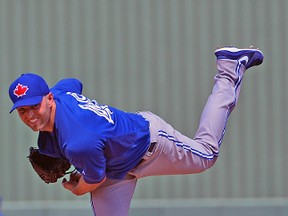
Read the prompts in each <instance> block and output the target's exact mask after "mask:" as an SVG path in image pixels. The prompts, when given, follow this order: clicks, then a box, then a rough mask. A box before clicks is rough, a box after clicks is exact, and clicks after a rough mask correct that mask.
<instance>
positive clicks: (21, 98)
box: [9, 73, 50, 113]
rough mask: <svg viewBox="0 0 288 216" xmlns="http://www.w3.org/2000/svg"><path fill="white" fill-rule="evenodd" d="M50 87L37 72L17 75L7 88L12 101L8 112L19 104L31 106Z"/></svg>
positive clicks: (46, 92) (39, 100) (40, 99)
mask: <svg viewBox="0 0 288 216" xmlns="http://www.w3.org/2000/svg"><path fill="white" fill-rule="evenodd" d="M49 92H50V89H49V87H48V85H47V83H46V82H45V80H44V79H43V78H42V77H40V76H39V75H37V74H33V73H25V74H22V75H21V76H20V77H18V78H17V79H16V80H15V81H14V82H12V84H11V85H10V88H9V95H10V99H11V100H12V102H13V106H12V109H11V111H10V113H11V112H12V111H13V110H14V109H16V108H18V107H21V106H33V105H36V104H39V103H40V102H41V101H42V98H43V96H45V95H47V94H49Z"/></svg>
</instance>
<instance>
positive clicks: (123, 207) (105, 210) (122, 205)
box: [91, 175, 137, 216]
mask: <svg viewBox="0 0 288 216" xmlns="http://www.w3.org/2000/svg"><path fill="white" fill-rule="evenodd" d="M136 183H137V180H136V178H135V177H133V176H130V175H127V176H126V177H125V179H123V180H113V179H107V180H106V181H105V182H104V183H103V184H102V185H101V186H100V187H99V188H97V189H96V190H95V191H93V192H91V206H92V210H93V212H94V215H95V216H96V215H97V216H107V215H109V216H128V213H129V207H130V203H131V199H132V197H133V194H134V191H135V187H136Z"/></svg>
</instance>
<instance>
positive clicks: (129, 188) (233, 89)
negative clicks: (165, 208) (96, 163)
mask: <svg viewBox="0 0 288 216" xmlns="http://www.w3.org/2000/svg"><path fill="white" fill-rule="evenodd" d="M216 63H217V68H218V73H217V74H216V75H215V84H214V87H213V90H212V93H211V95H210V96H209V98H208V100H207V103H206V105H205V107H204V110H203V112H202V115H201V118H200V123H199V128H198V130H197V132H196V134H195V136H194V138H189V137H187V136H185V135H183V134H181V133H180V132H179V131H177V130H175V129H174V128H173V127H172V126H171V125H169V124H168V123H166V122H165V121H164V120H163V119H161V118H160V117H158V116H156V115H155V114H153V113H151V112H139V114H141V115H142V116H143V117H144V118H145V119H147V120H148V121H149V122H150V133H151V143H156V144H155V147H154V149H153V150H152V151H151V152H147V153H146V155H145V156H144V157H143V161H142V162H141V163H140V164H139V165H138V166H137V167H135V168H134V169H133V170H131V171H130V172H129V173H128V174H127V175H126V177H125V179H122V180H113V179H108V180H106V181H105V182H104V183H103V184H102V185H101V186H100V187H99V188H97V189H96V190H95V191H93V192H91V205H92V208H93V211H94V214H95V215H96V216H127V215H128V211H129V206H130V202H131V199H132V196H133V193H134V190H135V187H136V183H137V180H138V179H140V178H143V177H146V176H154V175H179V174H193V173H199V172H203V171H205V170H206V169H209V168H210V167H212V166H213V164H214V163H215V162H216V159H217V156H218V154H219V148H220V145H221V142H222V139H223V136H224V134H225V130H226V125H227V121H228V117H229V115H230V113H231V112H232V110H233V108H234V107H235V105H236V103H237V100H238V97H239V93H240V87H241V81H242V76H243V74H244V71H245V67H244V66H243V65H240V64H239V63H238V62H237V61H233V60H217V61H216Z"/></svg>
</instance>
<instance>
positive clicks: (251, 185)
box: [0, 0, 288, 201]
mask: <svg viewBox="0 0 288 216" xmlns="http://www.w3.org/2000/svg"><path fill="white" fill-rule="evenodd" d="M287 10H288V2H287V1H285V0H274V1H268V0H253V1H251V0H242V1H236V0H201V1H200V0H82V1H80V0H48V1H47V0H0V71H1V72H0V80H1V85H0V88H1V92H3V93H2V94H1V95H0V99H1V101H2V103H1V105H0V106H1V109H0V121H1V125H0V137H1V141H0V170H1V176H0V195H1V196H3V198H4V200H9V201H14V200H15V201H16V200H57V199H78V198H76V197H74V196H72V195H70V194H69V193H68V192H66V191H64V190H62V188H61V185H59V184H58V185H45V184H44V183H42V182H41V181H40V180H39V179H38V177H37V176H36V174H35V173H34V172H33V171H32V169H31V167H30V165H29V164H28V161H27V159H26V155H27V154H28V148H29V146H31V145H35V143H36V138H37V135H36V134H34V133H33V132H32V131H30V130H29V129H28V128H26V127H25V126H24V125H23V124H22V123H21V122H20V120H19V119H18V117H17V114H16V113H12V114H11V115H9V109H10V106H11V102H10V101H9V97H8V95H7V89H8V87H9V84H10V82H11V81H12V80H13V79H15V78H16V77H17V76H18V75H19V74H21V73H23V72H27V71H31V72H35V73H39V74H40V75H42V76H44V77H45V78H46V79H47V82H48V83H49V85H50V86H52V85H53V84H55V83H56V82H57V81H58V80H59V79H61V78H64V77H72V76H73V77H77V78H79V79H81V80H82V82H83V84H84V93H85V94H86V95H87V96H89V97H91V98H95V99H96V100H98V101H99V102H101V103H107V104H109V105H112V106H116V107H118V108H121V109H124V110H127V111H137V110H151V111H153V112H155V113H157V114H159V115H160V116H162V117H163V118H164V119H166V120H167V121H168V122H171V124H172V125H173V126H175V127H176V128H178V129H179V130H180V131H182V132H183V133H184V134H187V135H190V136H193V134H194V132H195V131H196V128H197V125H198V120H199V116H200V114H201V111H202V108H203V106H204V104H205V102H206V99H207V97H208V95H209V93H210V91H211V88H212V84H213V76H214V73H215V71H216V68H215V63H214V55H213V50H214V49H215V48H216V47H217V46H222V45H236V46H240V47H246V46H249V45H250V44H254V45H255V46H257V47H260V48H261V49H262V50H263V52H264V55H265V61H264V63H263V65H262V66H260V67H258V68H257V69H251V71H249V73H247V75H246V77H245V78H244V83H243V90H242V95H241V97H240V100H239V106H238V107H237V108H236V109H235V111H234V113H233V114H232V116H231V118H230V121H229V125H228V131H227V134H226V137H225V139H224V142H223V145H222V149H221V155H220V157H219V160H218V162H217V163H216V165H215V167H213V168H212V169H210V170H209V171H207V172H205V173H203V174H198V175H190V176H173V177H167V176H165V177H164V176H161V177H152V178H147V179H143V180H140V181H139V187H138V188H137V190H136V194H135V198H143V199H146V198H147V199H148V198H168V199H169V198H207V197H209V198H214V197H215V198H219V197H221V198H233V197H235V198H238V197H239V198H245V197H272V198H273V197H287V196H288V188H287V187H285V183H286V182H287V180H288V174H287V172H286V171H287V163H285V162H286V161H287V152H288V149H287V114H286V109H287V101H288V100H287V90H288V89H287V88H288V86H287V57H288V56H287V53H288V50H287V36H288V34H287V31H288V30H287V29H288V28H287V27H288V26H287V25H288V22H287V21H288V18H287V16H288V15H287V12H288V11H287ZM79 199H88V197H87V196H84V197H81V198H79Z"/></svg>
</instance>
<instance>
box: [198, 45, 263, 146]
mask: <svg viewBox="0 0 288 216" xmlns="http://www.w3.org/2000/svg"><path fill="white" fill-rule="evenodd" d="M215 56H216V58H217V61H216V63H217V68H218V73H217V74H216V75H215V85H214V87H213V90H212V94H211V95H210V97H209V98H208V101H207V104H206V106H205V108H204V110H203V113H202V116H201V120H200V126H199V129H198V131H197V133H196V135H195V140H196V141H198V142H201V143H207V145H210V146H211V147H212V148H214V149H215V151H216V152H218V151H219V147H220V145H221V143H222V139H223V136H224V134H225V131H226V124H227V121H228V117H229V115H230V113H231V112H232V110H233V109H234V107H235V106H236V104H237V101H238V98H239V93H240V89H241V84H242V78H243V75H244V72H245V71H246V70H248V69H249V68H251V67H252V66H256V65H260V64H261V63H262V61H263V54H262V52H261V51H260V50H258V49H253V48H251V49H238V48H235V47H224V48H220V49H217V50H215Z"/></svg>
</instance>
